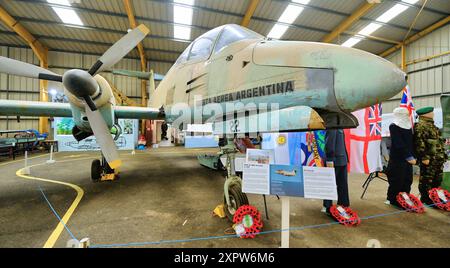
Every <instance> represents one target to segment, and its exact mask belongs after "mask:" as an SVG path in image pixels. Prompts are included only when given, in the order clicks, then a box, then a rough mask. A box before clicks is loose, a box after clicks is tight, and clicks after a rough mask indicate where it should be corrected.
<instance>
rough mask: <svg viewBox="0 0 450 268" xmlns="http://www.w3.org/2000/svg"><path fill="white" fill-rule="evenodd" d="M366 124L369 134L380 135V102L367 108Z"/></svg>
mask: <svg viewBox="0 0 450 268" xmlns="http://www.w3.org/2000/svg"><path fill="white" fill-rule="evenodd" d="M367 113H368V115H367V124H368V127H369V136H380V135H381V114H382V106H381V104H376V105H374V106H370V107H368V108H367Z"/></svg>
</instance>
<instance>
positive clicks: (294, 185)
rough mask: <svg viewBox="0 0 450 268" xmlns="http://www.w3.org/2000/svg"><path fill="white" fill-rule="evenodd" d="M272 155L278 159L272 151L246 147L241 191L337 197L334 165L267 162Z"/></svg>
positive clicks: (310, 196) (323, 197)
mask: <svg viewBox="0 0 450 268" xmlns="http://www.w3.org/2000/svg"><path fill="white" fill-rule="evenodd" d="M271 152H272V153H271ZM273 155H274V157H275V159H277V153H276V152H275V153H273V151H271V150H257V149H252V150H248V152H247V158H246V160H247V161H246V163H244V168H243V186H242V189H243V192H244V193H251V194H266V195H268V194H270V195H278V196H292V197H304V198H312V199H327V200H337V188H336V179H335V173H334V169H333V168H325V167H311V166H301V165H280V164H270V163H271V162H272V163H273V161H272V157H273ZM278 159H279V158H278Z"/></svg>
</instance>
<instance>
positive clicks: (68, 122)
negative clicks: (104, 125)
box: [54, 117, 139, 152]
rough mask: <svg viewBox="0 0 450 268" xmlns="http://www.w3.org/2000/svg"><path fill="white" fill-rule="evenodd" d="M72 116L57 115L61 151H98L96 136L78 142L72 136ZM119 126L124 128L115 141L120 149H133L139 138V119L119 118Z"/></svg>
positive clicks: (56, 131) (56, 124)
mask: <svg viewBox="0 0 450 268" xmlns="http://www.w3.org/2000/svg"><path fill="white" fill-rule="evenodd" d="M74 125H75V124H74V121H73V119H72V118H59V117H56V118H55V121H54V129H55V135H54V137H55V140H57V141H58V148H59V151H60V152H77V151H98V150H100V145H98V143H97V140H96V139H95V136H90V137H88V138H86V139H84V140H82V141H80V142H78V141H77V140H76V139H75V138H74V137H73V136H72V128H73V127H74ZM119 126H120V127H121V128H122V134H121V135H120V136H119V138H118V139H117V140H116V141H115V142H116V146H117V149H119V150H133V149H134V148H135V146H136V143H137V139H138V129H139V121H138V120H135V119H119Z"/></svg>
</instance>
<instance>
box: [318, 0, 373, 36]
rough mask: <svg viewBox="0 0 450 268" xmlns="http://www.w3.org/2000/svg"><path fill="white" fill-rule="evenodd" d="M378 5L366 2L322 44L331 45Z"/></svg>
mask: <svg viewBox="0 0 450 268" xmlns="http://www.w3.org/2000/svg"><path fill="white" fill-rule="evenodd" d="M375 5H376V4H374V3H369V2H366V3H364V4H362V5H361V6H359V7H358V8H357V9H356V10H355V12H353V13H352V14H351V15H350V16H349V17H348V18H346V19H345V20H344V21H342V22H341V23H340V24H339V25H338V26H337V27H336V28H335V29H334V30H333V31H332V32H331V33H329V34H327V35H326V36H325V37H324V38H322V42H325V43H331V42H332V41H333V40H334V39H336V38H337V37H338V36H339V35H340V34H341V33H343V32H344V31H346V30H347V29H348V28H350V27H351V26H352V25H353V23H355V22H356V21H358V20H359V19H360V18H361V17H362V16H364V15H365V14H366V13H367V12H369V11H370V10H372V8H374V7H375Z"/></svg>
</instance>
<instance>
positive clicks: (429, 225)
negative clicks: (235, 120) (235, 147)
mask: <svg viewBox="0 0 450 268" xmlns="http://www.w3.org/2000/svg"><path fill="white" fill-rule="evenodd" d="M207 151H209V152H215V151H216V150H207ZM202 152H204V150H186V149H184V148H179V147H178V148H160V149H151V150H149V151H145V152H138V154H137V155H135V156H131V154H130V153H129V152H122V155H124V156H125V155H126V157H124V167H123V169H122V172H121V179H120V180H119V181H116V182H112V183H92V182H91V180H90V163H91V161H92V159H93V158H95V157H98V154H96V153H77V154H73V153H58V154H56V160H57V163H56V164H53V165H51V166H49V165H40V166H36V167H33V168H32V176H35V177H40V178H46V179H51V180H59V181H64V182H69V183H72V184H76V185H78V186H80V187H81V188H82V189H83V190H84V192H85V194H84V197H83V199H82V200H81V202H80V204H79V206H78V207H77V208H76V210H75V213H74V214H73V215H72V217H71V219H70V221H69V222H68V227H69V228H70V230H71V231H72V232H73V234H74V235H75V236H76V237H77V238H78V239H81V238H83V237H89V238H90V239H91V243H92V244H117V243H119V244H123V243H133V242H157V241H160V240H179V239H181V240H184V239H188V238H201V237H208V236H222V235H224V231H225V229H227V228H228V227H230V223H229V222H228V221H227V220H226V219H219V218H217V217H213V216H212V210H213V209H214V208H215V206H216V205H218V204H219V203H221V201H222V200H223V197H222V187H223V181H224V179H223V177H222V174H221V173H220V172H217V171H213V170H209V169H207V168H204V167H202V166H200V165H199V164H198V163H197V159H196V155H197V154H199V153H202ZM47 158H48V156H42V157H38V158H35V159H32V160H31V164H42V163H45V160H47ZM0 161H1V162H0V172H1V175H0V247H42V246H43V245H44V243H45V242H46V241H47V239H48V238H49V236H50V234H51V233H52V232H53V230H54V229H55V227H56V226H57V224H58V221H57V219H56V218H55V216H54V215H53V213H52V212H51V210H50V209H49V207H48V205H47V203H46V202H45V200H44V199H43V197H42V194H41V192H40V191H39V188H38V187H39V186H40V187H42V188H43V189H44V191H45V193H46V195H47V197H48V199H49V200H50V202H51V203H52V205H53V206H54V208H55V210H56V211H57V212H58V213H59V214H60V215H61V216H62V215H64V213H65V212H66V210H67V209H68V207H69V206H70V205H71V203H72V201H73V200H74V198H75V196H76V193H75V191H74V190H73V189H72V188H70V187H67V186H63V185H57V184H53V183H46V182H38V181H31V180H26V179H23V178H20V177H17V176H16V171H17V170H18V169H20V168H22V167H23V161H18V162H6V160H4V159H3V160H0ZM364 180H365V176H363V175H355V174H352V175H350V182H349V184H350V194H351V201H352V208H353V209H355V210H356V211H358V213H359V215H360V216H361V217H366V216H372V215H378V214H383V213H392V212H395V211H397V210H396V209H395V208H392V207H390V206H387V205H385V204H383V202H384V201H385V193H386V189H387V183H385V182H383V181H380V180H376V181H374V182H373V183H372V184H371V185H370V188H369V191H368V193H367V194H366V199H365V200H361V199H360V198H359V196H360V195H361V192H362V188H361V185H362V183H363V182H364ZM413 193H414V194H417V181H415V183H414V185H413ZM249 200H250V203H251V204H252V205H255V206H256V207H258V208H259V209H260V210H261V212H262V213H263V210H264V206H263V199H262V197H261V196H257V195H249ZM267 201H268V206H269V216H270V220H268V221H267V220H265V222H264V224H265V227H264V231H269V230H276V229H280V225H281V223H280V222H281V220H280V217H281V215H280V209H281V202H280V201H279V200H277V198H276V197H273V196H270V197H268V199H267ZM320 209H321V201H320V200H307V199H300V198H292V199H291V226H292V227H300V226H310V225H317V224H324V223H329V222H331V220H330V218H328V217H327V216H326V215H324V214H323V213H321V212H320ZM183 224H184V225H183ZM449 227H450V215H449V214H448V213H446V212H443V211H440V210H436V209H427V211H426V213H425V214H421V215H418V214H412V213H400V214H395V215H391V216H386V217H379V218H372V219H368V220H364V221H363V222H362V224H361V225H360V226H358V227H356V228H349V227H344V226H341V225H338V224H334V225H331V226H327V227H323V228H312V229H305V230H299V231H293V232H291V236H290V238H291V239H290V244H291V247H366V245H367V242H368V240H370V239H377V240H378V241H380V243H381V247H449V246H450V232H449V230H450V228H449ZM280 235H281V234H280V233H278V232H277V233H272V234H265V235H261V236H258V237H257V238H256V239H239V238H225V239H224V238H222V239H212V240H202V241H194V242H181V243H169V244H159V245H147V247H235V248H246V247H252V248H256V247H279V246H280ZM69 239H70V236H69V235H68V233H67V232H66V231H63V233H62V234H61V236H60V237H59V239H58V240H57V243H56V245H55V246H56V247H65V245H66V242H67V241H68V240H69Z"/></svg>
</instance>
